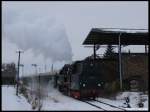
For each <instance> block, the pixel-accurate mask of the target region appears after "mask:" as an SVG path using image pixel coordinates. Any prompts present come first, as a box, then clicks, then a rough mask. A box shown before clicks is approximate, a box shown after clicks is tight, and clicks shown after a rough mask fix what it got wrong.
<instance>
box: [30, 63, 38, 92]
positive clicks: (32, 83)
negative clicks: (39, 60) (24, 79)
mask: <svg viewBox="0 0 150 112" xmlns="http://www.w3.org/2000/svg"><path fill="white" fill-rule="evenodd" d="M31 65H32V66H33V67H34V68H35V75H37V64H31ZM33 85H34V79H33V78H32V82H31V90H32V91H33Z"/></svg>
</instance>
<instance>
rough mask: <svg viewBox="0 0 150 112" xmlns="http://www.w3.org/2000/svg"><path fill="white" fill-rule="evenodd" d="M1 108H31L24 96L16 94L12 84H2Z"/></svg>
mask: <svg viewBox="0 0 150 112" xmlns="http://www.w3.org/2000/svg"><path fill="white" fill-rule="evenodd" d="M2 110H32V107H31V105H30V104H29V103H28V102H27V100H26V98H25V97H23V96H21V95H19V96H16V89H15V88H14V86H2Z"/></svg>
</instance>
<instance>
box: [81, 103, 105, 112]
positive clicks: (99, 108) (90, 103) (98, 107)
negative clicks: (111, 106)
mask: <svg viewBox="0 0 150 112" xmlns="http://www.w3.org/2000/svg"><path fill="white" fill-rule="evenodd" d="M80 101H82V102H84V103H87V104H89V105H91V106H93V107H96V108H98V109H101V110H103V111H106V110H105V109H103V108H102V107H100V106H97V105H94V104H93V103H91V102H88V101H83V100H80Z"/></svg>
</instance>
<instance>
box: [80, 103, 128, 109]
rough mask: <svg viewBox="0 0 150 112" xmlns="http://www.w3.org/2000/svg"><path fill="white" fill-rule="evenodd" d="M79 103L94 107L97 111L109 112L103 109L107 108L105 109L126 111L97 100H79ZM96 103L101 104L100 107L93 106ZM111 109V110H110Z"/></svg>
mask: <svg viewBox="0 0 150 112" xmlns="http://www.w3.org/2000/svg"><path fill="white" fill-rule="evenodd" d="M80 101H82V102H84V103H87V104H89V105H91V106H94V107H96V108H98V109H101V110H103V111H110V110H106V109H105V108H106V107H107V108H110V107H111V108H112V107H113V108H112V109H114V108H115V109H117V110H118V109H119V110H120V111H126V110H125V109H123V108H120V107H117V106H114V105H111V104H108V103H105V102H102V101H99V100H92V101H84V100H80ZM96 102H98V103H99V104H102V105H101V106H99V105H98V104H94V103H96ZM104 107H105V108H104ZM112 109H111V110H112Z"/></svg>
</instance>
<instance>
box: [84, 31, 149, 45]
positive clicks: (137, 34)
mask: <svg viewBox="0 0 150 112" xmlns="http://www.w3.org/2000/svg"><path fill="white" fill-rule="evenodd" d="M119 35H120V44H121V45H148V43H149V40H148V32H141V31H132V30H128V31H127V30H126V31H125V30H124V31H116V30H114V31H113V30H106V29H100V28H93V29H92V30H91V31H90V33H89V34H88V36H87V38H86V39H85V40H84V42H83V45H94V44H99V45H109V44H110V45H118V44H119Z"/></svg>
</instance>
